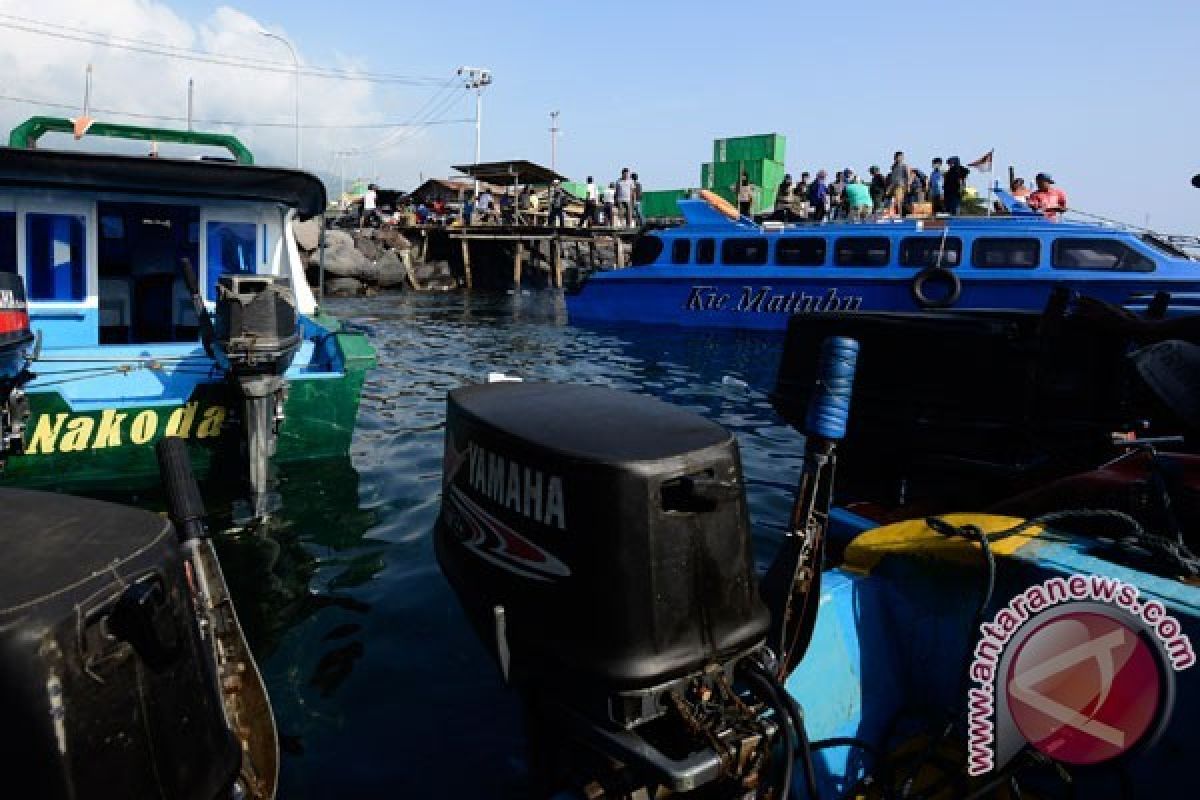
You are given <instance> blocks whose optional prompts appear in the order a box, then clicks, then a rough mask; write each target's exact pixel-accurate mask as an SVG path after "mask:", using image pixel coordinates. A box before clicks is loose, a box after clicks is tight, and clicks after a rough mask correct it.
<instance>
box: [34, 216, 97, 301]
mask: <svg viewBox="0 0 1200 800" xmlns="http://www.w3.org/2000/svg"><path fill="white" fill-rule="evenodd" d="M85 230H86V225H85V220H84V217H82V216H79V215H75V214H26V215H25V264H26V275H25V278H26V280H25V283H26V287H25V288H26V291H27V292H28V294H29V299H30V300H43V301H51V302H53V301H58V302H67V303H70V302H76V303H78V302H82V301H83V299H84V298H85V297H87V286H86V276H87V267H86V264H87V242H86V238H85Z"/></svg>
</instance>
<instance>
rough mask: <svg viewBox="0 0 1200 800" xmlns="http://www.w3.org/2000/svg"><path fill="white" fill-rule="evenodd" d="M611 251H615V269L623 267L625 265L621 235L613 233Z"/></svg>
mask: <svg viewBox="0 0 1200 800" xmlns="http://www.w3.org/2000/svg"><path fill="white" fill-rule="evenodd" d="M613 251H614V252H615V253H616V258H617V263H616V267H617V269H623V268H624V266H625V248H624V246H623V245H622V244H621V237H620V236H617V235H616V234H615V233H614V234H613Z"/></svg>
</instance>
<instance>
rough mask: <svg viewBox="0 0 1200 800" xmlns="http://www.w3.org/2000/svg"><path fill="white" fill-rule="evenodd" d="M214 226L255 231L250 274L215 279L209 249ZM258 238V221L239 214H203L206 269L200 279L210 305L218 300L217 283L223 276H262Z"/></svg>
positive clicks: (202, 227)
mask: <svg viewBox="0 0 1200 800" xmlns="http://www.w3.org/2000/svg"><path fill="white" fill-rule="evenodd" d="M213 225H237V226H247V227H249V228H250V229H251V230H252V231H253V235H254V241H253V244H252V246H251V247H250V248H249V253H250V267H251V268H250V271H249V272H247V273H230V272H221V273H220V274H219V275H216V276H215V277H214V276H213V275H212V273H211V269H210V265H211V263H212V256H213V254H212V252H211V248H210V247H209V241H210V237H211V236H212V233H211V231H210V227H211V226H213ZM258 236H259V233H258V219H247V218H245V217H241V216H240V215H237V214H228V215H226V214H212V215H207V216H206V215H204V214H203V212H202V213H201V219H200V238H201V243H202V245H203V247H204V251H203V253H201V256H200V259H201V261H202V263H203V267H204V269H203V277H201V278H200V281H201V287H202V289H203V293H204V299H205V300H206V301H207V302H209V303H215V302H216V300H217V298H216V287H217V281H218V280H220V278H221V275H231V274H247V275H256V274H261V270H260V268H259V267H260V264H259V263H258V258H259V256H258V253H259V243H258Z"/></svg>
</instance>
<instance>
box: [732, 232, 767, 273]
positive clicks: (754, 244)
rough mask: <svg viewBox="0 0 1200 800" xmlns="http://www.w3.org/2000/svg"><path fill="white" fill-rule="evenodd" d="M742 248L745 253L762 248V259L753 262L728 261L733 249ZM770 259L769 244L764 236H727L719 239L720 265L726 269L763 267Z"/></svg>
mask: <svg viewBox="0 0 1200 800" xmlns="http://www.w3.org/2000/svg"><path fill="white" fill-rule="evenodd" d="M735 245H737V246H744V247H745V248H746V250H745V252H752V248H759V247H761V248H762V257H761V258H757V259H755V260H753V261H750V260H741V261H738V260H730V258H729V257H728V256H729V252H730V251H731V250H732V249H733V247H734V246H735ZM770 258H771V242H770V240H769V239H768V238H767V237H766V236H727V237H725V238H723V239H721V265H722V266H726V267H764V266H766V265H767V262H768V261H769V260H770Z"/></svg>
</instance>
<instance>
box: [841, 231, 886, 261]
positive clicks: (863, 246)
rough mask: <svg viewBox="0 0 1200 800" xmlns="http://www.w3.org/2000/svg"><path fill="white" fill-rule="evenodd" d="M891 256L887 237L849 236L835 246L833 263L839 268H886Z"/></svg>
mask: <svg viewBox="0 0 1200 800" xmlns="http://www.w3.org/2000/svg"><path fill="white" fill-rule="evenodd" d="M891 255H892V243H891V241H890V240H889V239H888V238H887V237H886V236H847V237H845V238H843V239H838V240H837V243H836V244H835V245H834V246H833V263H834V264H836V265H837V266H839V267H884V266H887V263H888V261H889V260H890V259H891Z"/></svg>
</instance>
